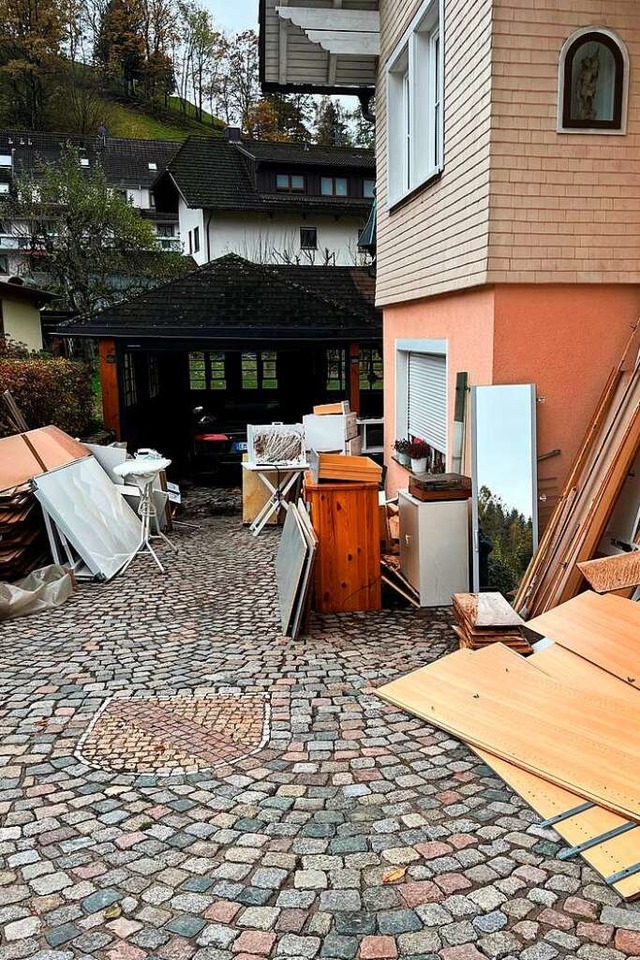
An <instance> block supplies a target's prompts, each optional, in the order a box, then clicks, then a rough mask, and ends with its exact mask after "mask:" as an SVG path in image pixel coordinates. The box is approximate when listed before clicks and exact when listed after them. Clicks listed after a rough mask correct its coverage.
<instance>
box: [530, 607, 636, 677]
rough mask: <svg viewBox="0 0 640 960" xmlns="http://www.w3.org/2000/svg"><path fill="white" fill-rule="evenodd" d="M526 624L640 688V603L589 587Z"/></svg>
mask: <svg viewBox="0 0 640 960" xmlns="http://www.w3.org/2000/svg"><path fill="white" fill-rule="evenodd" d="M527 626H528V627H530V628H531V629H532V630H535V631H536V633H540V634H542V636H546V637H549V639H551V640H555V642H556V643H559V644H560V645H561V646H563V647H566V648H567V649H569V650H572V651H573V652H574V653H577V654H578V655H579V656H580V657H583V658H584V659H585V660H589V661H590V662H591V663H594V664H596V665H597V666H599V667H600V668H601V669H602V670H606V671H607V672H608V673H612V674H613V675H614V676H616V677H619V678H620V679H621V680H623V681H624V682H625V683H628V684H631V685H632V686H634V687H636V688H638V689H640V669H639V667H640V603H636V602H635V601H634V600H627V599H625V598H624V597H616V596H613V595H612V594H602V595H600V594H597V593H593V592H592V591H591V590H588V591H586V592H585V593H580V594H578V596H577V597H573V599H571V600H567V602H566V603H563V604H561V605H560V606H559V607H555V608H554V609H553V610H548V611H547V612H546V613H543V614H541V615H540V616H539V617H535V618H534V619H533V620H530V621H529V623H528V624H527Z"/></svg>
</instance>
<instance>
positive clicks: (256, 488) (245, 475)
mask: <svg viewBox="0 0 640 960" xmlns="http://www.w3.org/2000/svg"><path fill="white" fill-rule="evenodd" d="M247 460H248V455H247V454H246V453H245V454H243V455H242V462H243V463H246V462H247ZM267 479H269V480H270V481H271V482H272V483H273V485H274V486H275V485H276V483H277V479H278V475H277V472H276V471H275V470H274V471H273V472H271V473H267ZM269 496H270V492H269V490H268V489H267V488H266V487H265V485H264V483H263V482H262V480H261V479H260V477H259V475H258V473H257V472H256V471H255V470H243V471H242V522H243V523H244V524H249V523H253V521H254V520H255V518H256V517H257V516H258V514H259V513H260V511H261V510H262V508H263V507H264V505H265V503H266V502H267V500H268V499H269ZM281 522H282V511H278V510H276V511H275V513H274V514H273V515H272V516H271V517H269V519H268V520H267V524H269V525H271V526H277V524H278V523H281Z"/></svg>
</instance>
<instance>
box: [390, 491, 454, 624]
mask: <svg viewBox="0 0 640 960" xmlns="http://www.w3.org/2000/svg"><path fill="white" fill-rule="evenodd" d="M398 506H399V510H400V569H401V571H402V574H403V576H404V577H405V578H406V579H407V580H408V581H409V583H410V584H411V586H412V587H413V588H414V590H417V592H418V594H419V597H420V606H421V607H438V606H449V605H450V604H451V597H452V595H453V594H454V593H466V592H467V591H468V590H469V501H468V500H439V501H431V502H423V501H422V500H416V498H415V497H412V496H411V494H410V493H408V491H406V490H399V491H398Z"/></svg>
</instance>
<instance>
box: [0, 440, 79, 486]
mask: <svg viewBox="0 0 640 960" xmlns="http://www.w3.org/2000/svg"><path fill="white" fill-rule="evenodd" d="M87 456H89V451H88V450H87V448H86V447H85V446H84V444H82V443H79V442H78V441H77V440H74V439H73V437H70V436H68V435H67V434H66V433H64V432H63V431H62V430H59V429H58V428H57V427H53V426H48V427H39V428H38V429H37V430H29V431H27V433H20V434H16V435H15V436H12V437H4V438H3V439H2V440H0V490H5V489H7V488H9V487H15V486H17V485H18V484H21V483H25V482H26V481H27V480H30V479H31V478H32V477H36V476H38V474H40V473H45V472H46V471H47V470H53V469H55V467H61V466H64V464H66V463H71V462H72V461H73V460H80V459H82V457H87Z"/></svg>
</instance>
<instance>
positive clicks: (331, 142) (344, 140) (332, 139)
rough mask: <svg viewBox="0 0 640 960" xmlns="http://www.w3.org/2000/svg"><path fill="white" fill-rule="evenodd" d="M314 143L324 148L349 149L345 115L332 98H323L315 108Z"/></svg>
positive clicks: (349, 140)
mask: <svg viewBox="0 0 640 960" xmlns="http://www.w3.org/2000/svg"><path fill="white" fill-rule="evenodd" d="M315 142H316V143H317V144H320V145H322V146H325V147H349V146H351V137H350V134H349V128H348V125H347V115H346V114H345V111H344V109H343V107H342V106H341V104H340V103H339V102H338V101H337V100H334V99H333V98H332V97H323V98H322V100H321V101H320V105H319V106H318V108H317V119H316V135H315Z"/></svg>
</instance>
